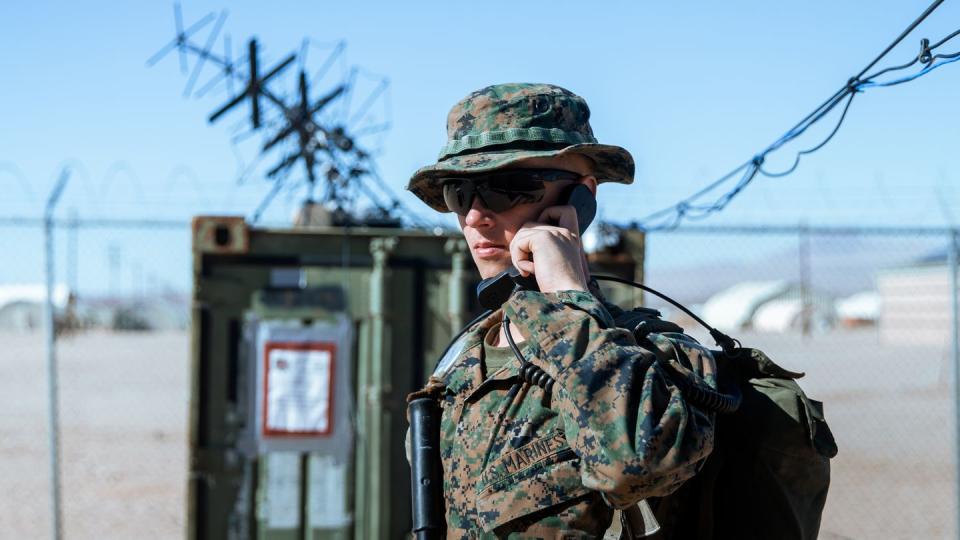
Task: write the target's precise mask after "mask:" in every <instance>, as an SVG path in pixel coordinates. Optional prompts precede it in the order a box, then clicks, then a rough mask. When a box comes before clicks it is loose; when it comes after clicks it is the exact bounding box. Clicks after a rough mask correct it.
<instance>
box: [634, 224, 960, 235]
mask: <svg viewBox="0 0 960 540" xmlns="http://www.w3.org/2000/svg"><path fill="white" fill-rule="evenodd" d="M958 231H960V229H958V228H951V227H896V226H829V225H827V226H814V225H710V226H707V225H686V226H683V227H678V228H676V229H672V230H661V231H650V232H649V233H648V234H650V235H656V234H717V235H720V234H769V235H785V234H792V235H795V234H811V235H823V236H830V235H834V236H944V235H949V234H955V233H957V232H958Z"/></svg>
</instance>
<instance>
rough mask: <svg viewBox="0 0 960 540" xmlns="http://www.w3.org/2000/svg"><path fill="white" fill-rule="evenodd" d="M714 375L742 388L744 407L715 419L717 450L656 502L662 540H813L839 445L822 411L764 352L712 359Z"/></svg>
mask: <svg viewBox="0 0 960 540" xmlns="http://www.w3.org/2000/svg"><path fill="white" fill-rule="evenodd" d="M714 355H715V357H716V360H717V372H718V373H719V374H720V376H721V380H723V379H725V380H726V381H727V383H726V384H730V383H734V384H737V385H738V386H739V388H740V391H741V393H742V396H743V397H742V401H741V403H740V407H739V408H738V409H737V411H736V412H734V413H732V414H718V415H717V424H716V440H715V442H714V450H713V453H712V454H711V455H710V457H709V458H708V459H707V461H706V463H705V464H704V466H703V469H702V470H701V471H700V472H699V473H697V475H696V476H694V477H693V478H692V479H691V480H690V481H688V482H686V483H685V484H684V485H683V486H681V487H680V489H679V490H677V491H676V492H675V493H673V494H671V495H669V496H667V497H662V498H659V499H653V500H651V501H649V502H650V506H651V508H652V509H653V512H654V514H655V515H656V517H657V521H658V522H659V523H660V531H659V532H658V533H656V534H654V535H653V536H652V538H657V539H683V540H688V539H689V540H710V539H717V540H725V539H728V538H736V539H739V540H742V539H758V540H760V539H762V540H771V539H778V540H808V539H815V538H817V535H818V533H819V531H820V517H821V515H822V514H823V507H824V504H825V503H826V500H827V490H828V488H829V487H830V458H832V457H834V456H835V455H837V445H836V442H835V441H834V438H833V434H832V433H831V432H830V427H829V426H827V423H826V420H824V417H823V404H822V403H820V402H819V401H815V400H812V399H810V398H808V397H807V396H806V394H804V393H803V390H802V389H801V388H800V385H798V384H797V382H796V379H798V378H800V377H802V376H803V374H802V373H794V372H792V371H788V370H786V369H783V368H782V367H780V366H778V365H777V364H775V363H774V362H773V360H771V359H770V358H769V357H767V355H766V354H764V353H763V352H761V351H759V350H756V349H740V350H739V354H737V355H736V356H734V357H728V356H727V355H725V354H724V353H723V352H718V351H714Z"/></svg>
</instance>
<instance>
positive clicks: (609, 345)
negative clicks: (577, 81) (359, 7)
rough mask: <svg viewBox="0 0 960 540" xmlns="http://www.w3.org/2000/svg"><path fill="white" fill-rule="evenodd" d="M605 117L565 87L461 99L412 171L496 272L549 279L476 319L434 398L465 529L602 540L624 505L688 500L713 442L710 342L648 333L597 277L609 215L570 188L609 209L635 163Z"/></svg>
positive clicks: (512, 87) (513, 87)
mask: <svg viewBox="0 0 960 540" xmlns="http://www.w3.org/2000/svg"><path fill="white" fill-rule="evenodd" d="M589 119H590V110H589V108H588V106H587V104H586V102H585V101H584V100H583V98H581V97H580V96H577V95H576V94H574V93H572V92H570V91H568V90H566V89H564V88H561V87H559V86H555V85H550V84H532V83H516V84H499V85H494V86H489V87H486V88H483V89H481V90H478V91H475V92H473V93H471V94H470V95H468V96H467V97H466V98H464V99H463V100H461V101H460V102H459V103H457V104H456V105H455V106H454V107H453V109H452V110H451V111H450V113H449V115H448V120H447V134H448V141H447V144H446V145H445V146H444V147H443V149H442V150H441V153H440V155H439V158H438V160H437V162H436V163H434V164H431V165H428V166H426V167H423V168H421V169H419V170H418V171H416V173H414V174H413V176H412V178H411V179H410V183H409V185H408V189H409V190H410V191H411V192H413V193H414V194H415V195H416V196H417V197H419V198H420V199H421V200H422V201H423V202H424V203H426V204H427V205H428V206H430V207H431V208H433V209H434V210H436V211H438V212H454V213H456V214H457V218H458V221H459V224H460V227H461V230H462V232H463V235H464V238H465V239H466V241H467V244H468V246H469V249H470V252H471V255H472V257H473V260H474V262H475V264H476V266H477V269H478V271H479V273H480V275H481V277H483V278H493V277H495V276H498V275H500V274H501V273H502V272H504V271H508V270H510V269H511V268H513V269H515V270H514V272H515V273H519V274H520V276H521V277H525V278H528V279H532V280H535V286H531V287H527V288H526V289H525V290H516V291H514V292H513V293H512V294H510V296H509V297H508V298H507V299H506V300H505V302H503V304H502V305H500V306H496V309H495V310H494V311H493V312H492V313H491V314H490V315H489V316H488V317H486V318H485V319H483V320H481V321H479V322H477V323H476V324H474V325H473V326H472V327H470V328H469V329H468V330H467V331H466V333H465V334H464V335H463V337H462V338H460V339H459V340H458V341H457V342H456V343H455V344H454V345H453V346H452V347H451V349H450V350H449V352H448V353H447V354H446V355H445V356H444V358H443V359H442V360H441V362H440V364H439V365H438V368H437V370H436V371H435V373H434V374H433V376H432V377H431V378H430V381H429V382H428V384H427V386H426V387H425V388H424V390H423V391H422V392H421V393H420V395H430V396H433V397H435V398H436V399H437V400H438V401H439V404H440V407H441V409H442V417H441V421H440V437H439V440H440V457H441V460H442V475H443V497H444V503H445V504H444V506H445V509H444V516H445V520H446V535H447V537H448V538H599V537H602V536H603V534H604V532H605V531H606V530H607V529H608V528H609V527H610V525H611V522H612V520H613V516H614V510H616V509H627V508H632V507H634V506H635V505H636V504H637V503H638V502H641V501H644V500H646V499H648V498H652V497H663V496H666V495H668V494H670V493H672V492H674V491H675V490H676V489H677V488H678V487H679V486H680V485H681V484H683V483H684V482H685V481H686V480H688V479H689V478H691V477H692V476H693V475H694V474H696V473H697V471H698V470H699V469H700V468H701V467H702V465H703V463H704V462H705V460H706V459H707V457H708V456H709V455H710V453H711V450H712V449H713V444H714V424H715V421H716V417H715V414H714V413H713V412H710V411H707V410H703V409H701V408H700V407H697V406H695V405H693V404H692V403H690V402H689V401H688V400H687V399H686V398H685V397H684V393H683V392H682V391H681V387H680V386H678V384H677V382H676V377H677V374H679V375H680V376H681V377H683V378H684V379H685V380H686V381H693V382H694V383H695V384H699V385H703V386H705V387H708V388H713V389H716V365H715V361H714V358H713V356H712V355H711V353H710V351H709V350H707V349H706V348H704V347H702V346H700V345H699V344H698V343H697V342H696V341H694V340H693V339H691V338H687V337H686V336H683V335H682V334H678V335H677V336H674V337H672V338H670V339H667V338H663V337H658V336H653V339H652V341H649V342H645V343H643V344H641V343H638V342H637V340H636V338H635V337H634V335H633V334H632V333H631V332H630V331H628V330H625V329H622V328H618V327H617V326H616V324H615V322H614V317H615V316H616V315H617V313H619V312H620V308H619V307H617V306H615V305H613V304H611V303H609V302H608V301H606V299H605V298H604V297H603V295H602V293H601V291H600V289H599V287H597V285H596V282H595V281H594V280H592V279H591V277H590V272H589V268H588V266H587V260H586V256H585V254H584V251H583V249H582V247H581V244H580V234H581V232H582V226H581V225H583V224H581V223H580V222H579V221H580V220H584V221H586V220H589V219H590V218H592V214H590V215H586V214H584V212H583V211H578V209H579V206H576V205H571V204H567V203H568V196H569V194H570V193H572V189H575V188H576V189H579V190H580V191H581V192H583V190H584V189H586V190H588V195H589V197H591V198H592V199H591V202H593V201H595V196H596V192H597V189H598V185H599V184H602V183H608V182H616V183H621V184H630V183H631V182H632V181H633V175H634V168H635V167H634V162H633V158H632V157H631V155H630V154H629V152H628V151H627V150H625V149H624V148H621V147H618V146H612V145H606V144H600V143H598V142H597V139H596V138H595V137H594V134H593V131H592V129H591V127H590V123H589ZM581 186H582V187H581ZM654 343H655V344H656V345H654ZM658 356H659V358H660V360H661V361H660V362H658ZM664 362H666V363H667V364H669V369H667V367H665V366H666V364H664Z"/></svg>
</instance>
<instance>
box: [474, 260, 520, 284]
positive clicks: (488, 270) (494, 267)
mask: <svg viewBox="0 0 960 540" xmlns="http://www.w3.org/2000/svg"><path fill="white" fill-rule="evenodd" d="M476 262H477V270H478V271H479V272H480V277H482V278H483V279H487V278H492V277H493V276H495V275H497V274H499V273H500V272H503V271H504V270H509V269H510V268H512V267H513V265H512V264H511V261H510V260H509V259H508V260H506V261H484V260H481V261H476Z"/></svg>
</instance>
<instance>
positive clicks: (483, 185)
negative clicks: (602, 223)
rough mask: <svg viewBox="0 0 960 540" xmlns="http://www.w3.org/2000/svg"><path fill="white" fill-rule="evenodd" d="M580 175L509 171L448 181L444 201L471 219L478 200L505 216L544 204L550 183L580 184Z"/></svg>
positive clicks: (445, 183) (545, 171)
mask: <svg viewBox="0 0 960 540" xmlns="http://www.w3.org/2000/svg"><path fill="white" fill-rule="evenodd" d="M580 176H581V175H580V173H575V172H571V171H564V170H560V169H507V170H503V171H496V172H492V173H488V174H481V175H472V176H464V177H445V178H441V179H440V182H441V184H442V185H443V200H444V202H446V203H447V208H449V209H450V211H451V212H456V213H457V214H459V215H461V216H465V215H467V213H468V212H469V211H470V208H472V207H473V200H474V198H478V199H480V204H482V205H483V206H484V207H486V208H487V209H489V210H490V211H491V212H503V211H506V210H509V209H511V208H513V207H514V206H517V205H518V204H529V203H535V202H539V201H541V200H543V195H544V193H546V191H547V189H546V186H545V183H546V182H556V181H559V180H576V179H578V178H580Z"/></svg>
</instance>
